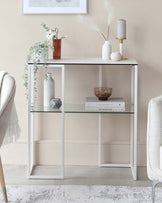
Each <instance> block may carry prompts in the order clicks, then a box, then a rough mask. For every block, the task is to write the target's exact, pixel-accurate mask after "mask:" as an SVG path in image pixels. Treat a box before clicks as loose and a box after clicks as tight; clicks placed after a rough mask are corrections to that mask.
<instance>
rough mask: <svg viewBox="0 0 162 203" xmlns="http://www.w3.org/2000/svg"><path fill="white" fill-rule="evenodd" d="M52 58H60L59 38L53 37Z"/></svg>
mask: <svg viewBox="0 0 162 203" xmlns="http://www.w3.org/2000/svg"><path fill="white" fill-rule="evenodd" d="M53 47H54V51H53V59H61V39H53Z"/></svg>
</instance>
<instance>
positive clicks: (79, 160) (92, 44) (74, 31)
mask: <svg viewBox="0 0 162 203" xmlns="http://www.w3.org/2000/svg"><path fill="white" fill-rule="evenodd" d="M102 2H103V0H102V1H101V0H88V15H89V16H91V17H92V18H93V19H94V20H95V21H96V22H97V23H98V25H100V27H101V29H105V28H106V22H107V20H106V13H105V11H104V10H103V4H102ZM110 2H111V3H112V4H113V6H114V8H115V14H116V16H115V19H114V21H113V22H112V24H111V37H110V39H111V44H112V46H113V51H116V50H117V49H118V41H117V40H116V39H115V38H116V20H117V19H119V18H124V19H126V20H127V40H126V41H124V46H125V56H128V57H134V58H136V59H137V60H138V62H139V115H138V155H139V156H138V164H139V165H145V161H146V157H145V150H146V145H145V144H146V120H147V104H148V101H149V99H150V98H151V97H155V96H157V95H160V94H161V92H162V88H161V87H162V55H161V54H162V46H161V36H162V27H161V19H162V12H161V6H162V3H161V0H156V1H151V0H150V1H148V0H143V1H140V0H136V1H135V0H134V1H133V0H122V1H119V0H111V1H110ZM21 4H22V3H21V0H18V1H11V0H5V1H2V2H1V6H0V26H1V29H0V45H1V46H0V59H1V62H0V69H1V70H3V69H5V70H7V71H8V72H9V73H10V74H12V75H13V76H14V77H15V79H16V82H17V93H16V98H15V102H16V106H17V111H18V116H19V120H20V126H21V130H22V136H21V139H20V140H19V142H18V143H17V144H13V145H10V146H5V147H4V148H3V155H4V156H5V158H4V162H5V163H15V164H26V162H27V144H26V141H27V116H28V114H27V101H26V99H25V95H24V94H25V90H24V87H23V79H22V75H23V66H24V63H25V58H26V54H27V50H28V48H29V47H30V46H31V45H32V44H33V43H34V42H37V41H42V40H44V39H45V37H44V31H43V30H42V28H41V27H40V24H41V23H42V22H45V23H47V24H48V25H49V26H51V27H54V26H59V27H60V29H61V31H62V33H63V34H66V35H68V36H69V38H68V39H66V40H64V41H63V46H62V56H63V57H64V56H76V57H87V56H89V57H100V56H101V46H102V44H103V39H102V38H101V36H100V35H99V34H98V33H97V32H95V31H92V30H90V29H88V27H86V26H84V25H81V24H78V22H77V21H76V15H23V14H22V11H21ZM53 76H54V78H55V80H56V94H57V96H58V97H59V96H60V81H59V79H60V72H59V71H58V70H55V71H54V72H53ZM66 76H67V79H66V101H67V102H69V103H72V101H75V102H76V103H83V102H84V99H85V97H86V96H93V88H94V87H95V86H97V84H98V69H97V67H89V68H87V67H81V66H79V67H68V68H67V70H66ZM129 78H130V70H129V69H126V68H123V69H122V70H121V69H118V68H113V67H112V68H109V67H105V68H104V83H103V85H107V86H111V87H112V88H113V96H123V97H124V98H125V100H126V101H129V100H130V96H129V94H130V79H129ZM39 84H40V85H41V80H40V82H39ZM40 98H41V96H40ZM123 118H124V119H123ZM59 120H60V118H59V116H58V117H56V115H50V116H47V115H44V116H43V115H39V116H37V118H36V126H38V127H39V129H38V130H37V131H36V137H37V138H40V139H41V141H40V142H36V146H37V151H39V152H40V154H41V156H37V160H39V161H40V163H47V164H48V163H55V161H58V160H59V157H58V156H55V154H57V152H58V151H59V149H58V148H59V133H60V124H59ZM129 123H130V119H129V116H114V115H113V116H110V115H108V116H105V115H104V118H103V142H104V151H103V153H104V160H105V161H108V160H109V161H114V162H117V161H119V160H121V161H122V162H123V163H125V162H127V161H128V160H129V156H128V154H129V131H130V128H129ZM40 124H41V125H40ZM40 126H41V127H40ZM54 132H55V133H54ZM97 132H98V117H97V115H80V114H79V115H77V114H75V115H72V114H69V115H66V152H67V153H66V163H68V164H91V165H94V164H97V139H98V137H97ZM45 156H46V157H45ZM53 160H54V161H53Z"/></svg>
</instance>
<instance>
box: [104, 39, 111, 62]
mask: <svg viewBox="0 0 162 203" xmlns="http://www.w3.org/2000/svg"><path fill="white" fill-rule="evenodd" d="M111 50H112V47H111V44H110V42H109V41H105V43H104V44H103V46H102V59H103V60H110V55H111Z"/></svg>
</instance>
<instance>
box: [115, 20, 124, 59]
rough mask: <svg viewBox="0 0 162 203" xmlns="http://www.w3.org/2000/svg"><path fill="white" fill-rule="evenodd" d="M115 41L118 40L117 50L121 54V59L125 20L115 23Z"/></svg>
mask: <svg viewBox="0 0 162 203" xmlns="http://www.w3.org/2000/svg"><path fill="white" fill-rule="evenodd" d="M117 39H118V40H119V42H120V44H119V50H120V54H121V59H124V57H123V40H124V39H126V20H123V19H119V20H118V22H117Z"/></svg>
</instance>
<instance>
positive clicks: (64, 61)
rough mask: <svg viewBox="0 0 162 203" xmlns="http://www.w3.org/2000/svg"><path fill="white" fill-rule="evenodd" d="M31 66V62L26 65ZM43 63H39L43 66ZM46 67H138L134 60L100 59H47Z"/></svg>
mask: <svg viewBox="0 0 162 203" xmlns="http://www.w3.org/2000/svg"><path fill="white" fill-rule="evenodd" d="M28 64H29V65H33V63H32V62H29V63H28ZM43 64H44V63H39V65H43ZM46 64H47V65H49V66H50V65H51V66H52V65H138V63H137V61H136V60H135V59H126V60H121V61H111V60H102V58H62V59H60V60H53V59H49V60H48V61H47V63H46Z"/></svg>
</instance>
